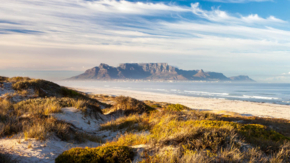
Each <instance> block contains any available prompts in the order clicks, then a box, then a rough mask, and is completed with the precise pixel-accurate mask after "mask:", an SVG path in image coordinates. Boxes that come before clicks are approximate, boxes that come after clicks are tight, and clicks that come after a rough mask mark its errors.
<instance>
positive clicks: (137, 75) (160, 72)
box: [69, 63, 250, 81]
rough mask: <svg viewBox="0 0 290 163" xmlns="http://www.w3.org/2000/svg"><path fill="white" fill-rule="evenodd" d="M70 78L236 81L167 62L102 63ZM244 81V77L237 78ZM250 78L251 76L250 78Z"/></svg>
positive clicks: (220, 74) (217, 74)
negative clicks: (111, 64)
mask: <svg viewBox="0 0 290 163" xmlns="http://www.w3.org/2000/svg"><path fill="white" fill-rule="evenodd" d="M69 79H70V80H117V79H124V80H136V79H139V80H205V81H235V80H236V78H233V79H231V78H228V77H226V76H225V75H224V74H222V73H218V72H204V71H203V70H202V69H201V70H182V69H179V68H176V67H173V66H170V65H168V64H167V63H124V64H120V65H119V66H118V67H112V66H109V65H107V64H104V63H101V64H100V65H99V66H98V67H94V68H91V69H88V70H86V71H85V72H84V73H83V74H80V75H78V76H74V77H71V78H69ZM237 79H238V81H242V78H237ZM249 79H250V78H249Z"/></svg>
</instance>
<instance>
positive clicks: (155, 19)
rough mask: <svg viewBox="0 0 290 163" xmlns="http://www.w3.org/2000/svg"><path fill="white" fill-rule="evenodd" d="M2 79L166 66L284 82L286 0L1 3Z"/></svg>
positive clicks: (289, 75)
mask: <svg viewBox="0 0 290 163" xmlns="http://www.w3.org/2000/svg"><path fill="white" fill-rule="evenodd" d="M0 2H1V5H0V57H1V59H0V75H4V76H19V75H20V76H30V77H35V78H44V79H50V80H56V79H64V78H68V77H70V76H73V75H77V74H80V73H81V72H83V71H85V70H86V69H89V68H92V67H95V66H98V65H99V64H100V63H107V64H109V65H112V66H118V65H119V64H120V63H147V62H154V63H155V62H166V63H168V64H170V65H173V66H176V67H178V68H181V69H185V70H190V69H203V70H204V71H214V72H222V73H224V74H225V75H226V76H236V75H249V76H250V77H251V78H253V79H255V80H256V81H259V82H282V83H286V82H288V83H289V82H290V64H289V61H290V53H289V52H290V39H289V38H290V10H289V7H290V0H199V1H197V0H190V1H187V0H175V1H174V0H173V1H171V0H163V1H160V0H49V1H44V0H0Z"/></svg>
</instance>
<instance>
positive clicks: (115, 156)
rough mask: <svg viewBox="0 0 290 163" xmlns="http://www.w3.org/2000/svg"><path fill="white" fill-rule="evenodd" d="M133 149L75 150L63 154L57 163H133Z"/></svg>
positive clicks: (115, 147)
mask: <svg viewBox="0 0 290 163" xmlns="http://www.w3.org/2000/svg"><path fill="white" fill-rule="evenodd" d="M133 158H134V152H133V149H132V148H130V147H127V146H101V147H96V148H88V147H86V148H73V149H70V150H68V151H65V152H63V153H62V154H61V155H59V156H58V157H57V158H56V159H55V163H88V162H94V163H131V162H132V160H133Z"/></svg>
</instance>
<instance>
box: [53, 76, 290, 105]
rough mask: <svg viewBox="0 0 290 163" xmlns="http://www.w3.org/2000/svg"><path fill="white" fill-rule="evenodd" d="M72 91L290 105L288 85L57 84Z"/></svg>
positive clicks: (181, 83)
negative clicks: (128, 92)
mask: <svg viewBox="0 0 290 163" xmlns="http://www.w3.org/2000/svg"><path fill="white" fill-rule="evenodd" d="M57 83H58V84H60V85H63V86H68V87H73V88H86V89H90V88H111V89H121V90H133V91H142V92H154V93H162V94H173V95H183V96H193V97H205V98H217V99H228V100H240V101H251V102H260V103H273V104H282V105H290V84H281V83H226V82H147V81H142V82H140V81H138V82H133V81H130V82H123V81H58V82H57Z"/></svg>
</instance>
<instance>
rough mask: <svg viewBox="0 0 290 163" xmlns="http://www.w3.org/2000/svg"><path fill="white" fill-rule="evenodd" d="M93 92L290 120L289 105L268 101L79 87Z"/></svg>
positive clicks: (193, 107)
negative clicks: (269, 102) (258, 101)
mask: <svg viewBox="0 0 290 163" xmlns="http://www.w3.org/2000/svg"><path fill="white" fill-rule="evenodd" d="M80 90H81V91H84V92H90V93H94V94H108V95H124V96H130V97H133V98H136V99H139V100H152V101H157V102H169V103H179V104H183V105H186V106H188V107H190V108H192V109H202V110H213V111H229V112H236V113H239V114H242V115H248V116H251V115H254V116H263V117H273V118H285V119H289V120H290V106H289V105H277V104H268V103H257V102H246V101H232V100H224V99H212V98H202V97H188V96H180V95H167V94H159V93H151V92H139V91H128V90H119V89H109V88H93V89H80Z"/></svg>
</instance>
